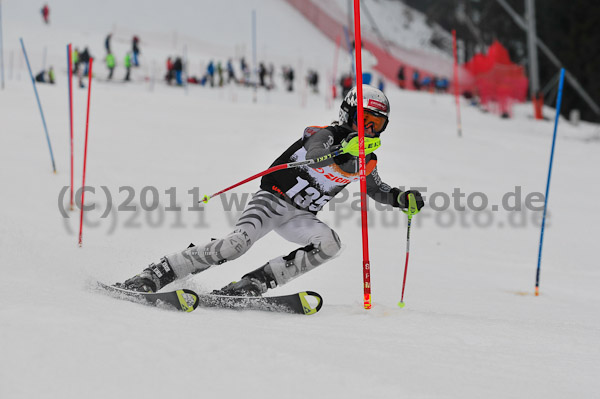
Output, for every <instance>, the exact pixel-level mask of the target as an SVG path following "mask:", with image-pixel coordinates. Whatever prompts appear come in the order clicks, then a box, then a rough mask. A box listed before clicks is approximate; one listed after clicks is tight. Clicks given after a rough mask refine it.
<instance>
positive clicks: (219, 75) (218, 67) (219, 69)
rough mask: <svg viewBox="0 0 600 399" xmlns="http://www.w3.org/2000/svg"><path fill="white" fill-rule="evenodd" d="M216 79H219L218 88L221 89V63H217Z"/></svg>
mask: <svg viewBox="0 0 600 399" xmlns="http://www.w3.org/2000/svg"><path fill="white" fill-rule="evenodd" d="M217 77H218V78H219V87H223V66H222V65H221V61H219V62H217Z"/></svg>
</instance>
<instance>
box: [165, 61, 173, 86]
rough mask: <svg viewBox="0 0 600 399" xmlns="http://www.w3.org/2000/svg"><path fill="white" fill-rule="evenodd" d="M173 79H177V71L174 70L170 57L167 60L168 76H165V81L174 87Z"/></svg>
mask: <svg viewBox="0 0 600 399" xmlns="http://www.w3.org/2000/svg"><path fill="white" fill-rule="evenodd" d="M173 79H175V71H174V70H173V60H172V59H171V57H169V58H167V74H166V75H165V80H166V81H167V84H168V85H172V84H173Z"/></svg>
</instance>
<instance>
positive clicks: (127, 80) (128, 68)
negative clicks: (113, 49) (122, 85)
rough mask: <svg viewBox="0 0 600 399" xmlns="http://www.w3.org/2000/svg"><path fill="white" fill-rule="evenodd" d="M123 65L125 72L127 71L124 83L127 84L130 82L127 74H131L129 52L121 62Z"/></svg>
mask: <svg viewBox="0 0 600 399" xmlns="http://www.w3.org/2000/svg"><path fill="white" fill-rule="evenodd" d="M123 65H125V70H126V71H127V72H126V73H125V81H126V82H129V81H130V80H131V79H130V77H129V74H130V72H131V53H129V51H128V52H127V53H126V54H125V60H124V61H123Z"/></svg>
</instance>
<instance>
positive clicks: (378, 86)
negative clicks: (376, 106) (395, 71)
mask: <svg viewBox="0 0 600 399" xmlns="http://www.w3.org/2000/svg"><path fill="white" fill-rule="evenodd" d="M377 88H378V89H379V90H380V91H381V92H382V93H383V92H384V91H385V82H384V81H383V79H382V78H381V77H379V83H378V84H377Z"/></svg>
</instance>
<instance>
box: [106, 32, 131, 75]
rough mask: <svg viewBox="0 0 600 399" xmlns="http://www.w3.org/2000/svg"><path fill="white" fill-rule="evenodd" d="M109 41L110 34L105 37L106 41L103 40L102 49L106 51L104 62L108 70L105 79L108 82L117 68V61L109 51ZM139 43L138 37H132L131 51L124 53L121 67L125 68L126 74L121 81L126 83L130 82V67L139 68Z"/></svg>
mask: <svg viewBox="0 0 600 399" xmlns="http://www.w3.org/2000/svg"><path fill="white" fill-rule="evenodd" d="M111 39H112V33H109V34H108V35H107V36H106V39H105V40H104V48H105V50H106V57H104V62H105V64H106V68H108V77H107V79H108V80H112V77H113V72H114V70H115V68H116V66H117V61H116V58H115V55H114V54H113V52H112V50H111V46H110V42H111ZM139 43H140V39H139V37H137V36H135V35H134V36H133V39H132V41H131V51H127V52H126V53H125V58H124V59H123V66H124V67H125V71H126V72H125V78H124V79H123V80H124V81H126V82H128V81H130V80H131V67H132V66H135V67H138V66H140V63H139V54H140V47H139Z"/></svg>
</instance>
